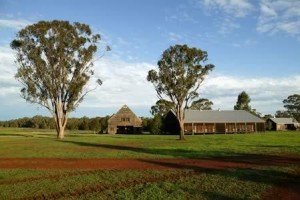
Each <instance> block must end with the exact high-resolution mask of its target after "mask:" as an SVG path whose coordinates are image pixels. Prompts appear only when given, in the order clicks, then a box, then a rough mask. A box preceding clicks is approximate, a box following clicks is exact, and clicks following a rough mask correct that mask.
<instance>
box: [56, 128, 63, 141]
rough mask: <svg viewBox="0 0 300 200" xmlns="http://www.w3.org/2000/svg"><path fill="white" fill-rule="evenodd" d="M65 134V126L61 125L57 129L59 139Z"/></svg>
mask: <svg viewBox="0 0 300 200" xmlns="http://www.w3.org/2000/svg"><path fill="white" fill-rule="evenodd" d="M64 136H65V127H59V129H58V130H57V139H63V138H64Z"/></svg>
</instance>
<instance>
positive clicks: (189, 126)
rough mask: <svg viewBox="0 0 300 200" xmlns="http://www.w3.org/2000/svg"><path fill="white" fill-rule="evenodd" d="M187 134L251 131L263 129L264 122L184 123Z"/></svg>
mask: <svg viewBox="0 0 300 200" xmlns="http://www.w3.org/2000/svg"><path fill="white" fill-rule="evenodd" d="M184 131H185V133H187V134H197V133H199V134H209V133H251V132H261V131H265V123H249V122H248V123H246V122H245V123H199V122H197V123H185V124H184Z"/></svg>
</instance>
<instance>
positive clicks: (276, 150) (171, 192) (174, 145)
mask: <svg viewBox="0 0 300 200" xmlns="http://www.w3.org/2000/svg"><path fill="white" fill-rule="evenodd" d="M15 158H18V159H21V161H20V160H19V161H18V162H19V164H20V166H21V165H22V164H24V163H20V162H27V161H30V162H32V163H33V165H32V166H35V165H34V162H38V161H36V160H34V158H35V159H37V160H38V159H44V160H43V162H45V163H44V164H43V165H45V166H47V164H49V165H50V162H52V160H54V159H58V158H59V159H61V160H58V161H59V162H64V160H68V159H77V161H76V162H81V161H82V162H85V161H86V160H91V161H89V162H92V161H93V162H96V161H97V160H98V161H100V162H106V159H110V160H113V161H114V162H115V161H116V162H115V164H116V165H118V164H120V165H122V162H118V161H120V160H122V161H126V162H127V161H128V162H139V163H141V162H143V163H144V164H143V165H142V166H143V167H142V168H139V169H128V168H126V169H125V167H124V169H123V166H117V167H116V168H114V169H110V170H109V169H100V168H97V167H94V168H93V167H91V168H89V167H87V168H76V167H71V168H70V167H69V168H63V167H62V168H59V167H58V168H51V169H50V168H49V169H47V168H39V167H32V168H31V167H1V160H2V165H3V166H4V165H5V163H3V162H10V160H9V159H12V161H11V162H14V161H13V159H15ZM5 159H8V160H5ZM22 159H23V160H22ZM78 159H79V161H78ZM173 160H175V161H176V163H174V162H175V161H174V162H173ZM171 161H172V162H171ZM47 162H49V163H47ZM68 162H69V160H68ZM92 164H93V163H92ZM129 164H130V163H129ZM153 166H154V167H153ZM155 166H157V167H155ZM160 167H162V168H163V169H161V168H160ZM299 176H300V132H265V133H256V134H231V135H199V136H187V139H186V140H185V141H179V140H178V136H167V135H166V136H159V135H115V136H110V135H94V134H91V133H88V132H78V131H75V132H67V133H66V138H65V139H64V140H57V139H56V138H55V133H54V131H52V130H47V131H44V130H33V129H9V128H2V129H0V199H262V198H265V199H270V198H273V197H274V196H276V197H277V199H279V198H280V197H283V198H292V199H293V198H298V197H299V195H300V192H299V191H300V189H299V186H300V177H299ZM280 195H282V196H280Z"/></svg>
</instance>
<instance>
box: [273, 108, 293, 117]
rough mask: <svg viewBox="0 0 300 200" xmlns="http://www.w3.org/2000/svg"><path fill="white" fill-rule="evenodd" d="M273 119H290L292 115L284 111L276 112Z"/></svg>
mask: <svg viewBox="0 0 300 200" xmlns="http://www.w3.org/2000/svg"><path fill="white" fill-rule="evenodd" d="M275 117H277V118H280V117H284V118H289V117H292V115H291V114H290V113H289V112H288V111H285V110H277V111H276V113H275Z"/></svg>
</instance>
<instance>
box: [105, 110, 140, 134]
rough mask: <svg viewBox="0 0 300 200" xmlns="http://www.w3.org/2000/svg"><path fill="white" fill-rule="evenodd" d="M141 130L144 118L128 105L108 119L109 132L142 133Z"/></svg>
mask: <svg viewBox="0 0 300 200" xmlns="http://www.w3.org/2000/svg"><path fill="white" fill-rule="evenodd" d="M141 130H142V120H141V119H140V118H139V117H137V116H136V115H135V114H134V112H132V110H131V109H130V108H129V107H128V106H127V105H124V106H123V107H122V108H121V109H120V110H119V111H118V112H117V113H116V114H113V115H112V116H111V117H110V118H109V119H108V128H107V133H108V134H116V133H117V134H130V133H133V134H134V133H140V132H141Z"/></svg>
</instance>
